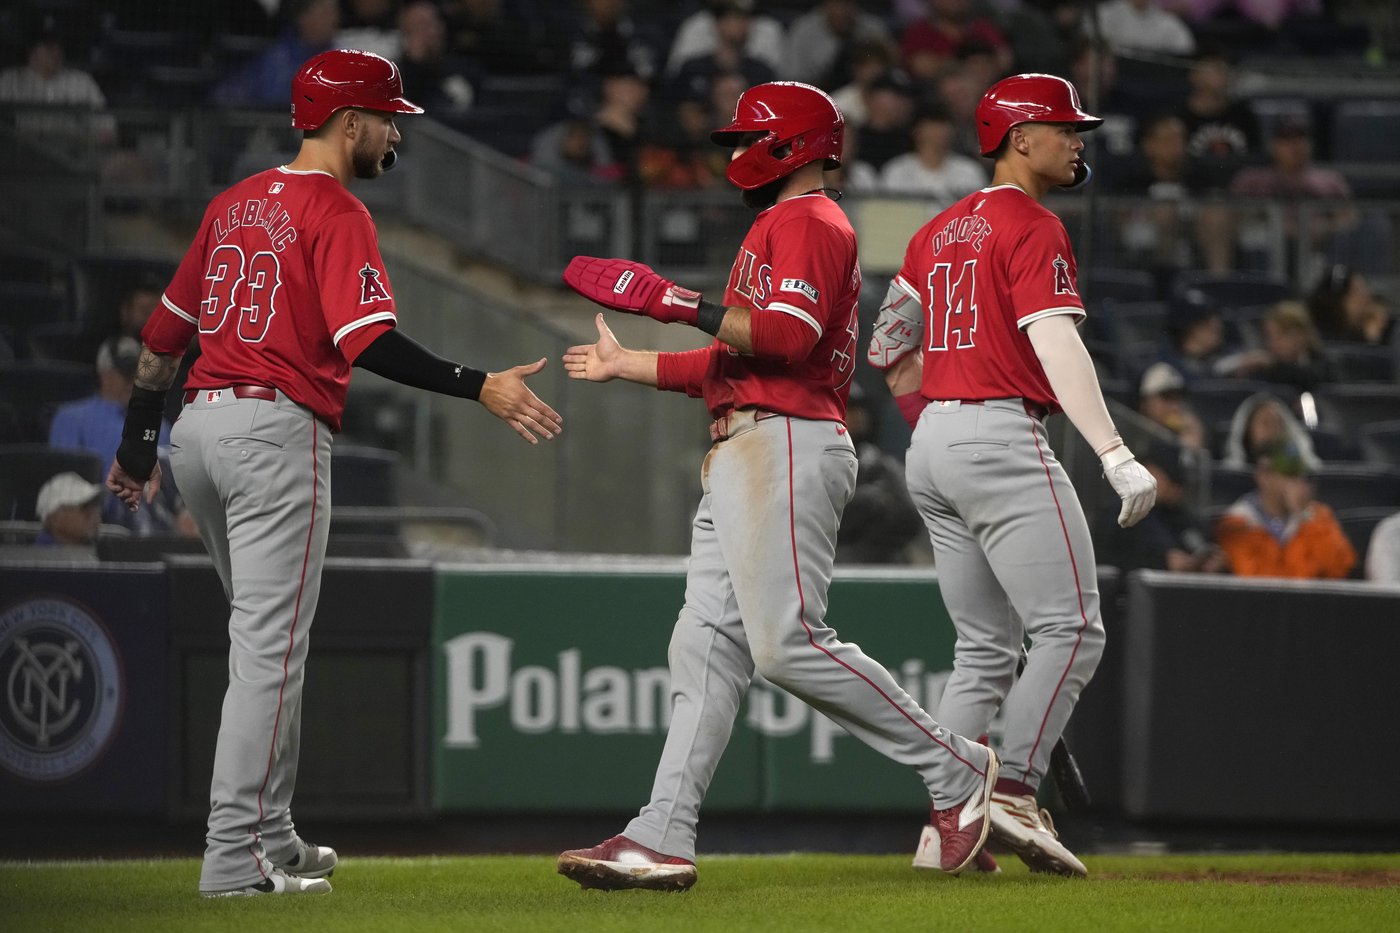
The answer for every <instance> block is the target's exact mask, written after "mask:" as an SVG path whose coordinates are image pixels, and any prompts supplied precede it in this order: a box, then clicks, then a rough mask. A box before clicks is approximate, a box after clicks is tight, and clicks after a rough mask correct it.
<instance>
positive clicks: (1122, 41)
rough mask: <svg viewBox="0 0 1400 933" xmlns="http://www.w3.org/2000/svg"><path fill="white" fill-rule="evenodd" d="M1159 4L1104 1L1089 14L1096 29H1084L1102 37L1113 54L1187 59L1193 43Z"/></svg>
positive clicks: (1137, 0)
mask: <svg viewBox="0 0 1400 933" xmlns="http://www.w3.org/2000/svg"><path fill="white" fill-rule="evenodd" d="M1164 5H1165V4H1164V3H1163V2H1159V0H1106V2H1104V3H1100V4H1099V5H1098V7H1097V8H1096V9H1094V10H1093V11H1091V12H1090V13H1089V15H1090V16H1093V17H1096V18H1097V19H1098V28H1097V29H1095V28H1094V26H1093V25H1086V27H1085V30H1086V32H1088V33H1089V34H1090V35H1094V34H1096V33H1097V34H1098V35H1099V36H1102V37H1103V39H1104V41H1106V42H1107V43H1108V44H1109V46H1111V47H1112V48H1113V51H1115V52H1117V53H1119V54H1123V53H1125V52H1161V53H1165V54H1167V55H1190V54H1191V53H1192V52H1194V51H1196V39H1195V37H1194V36H1192V35H1191V30H1190V28H1188V27H1187V25H1186V24H1185V23H1184V22H1182V21H1181V17H1179V16H1177V15H1176V14H1175V13H1170V12H1168V11H1167V10H1165V9H1163V6H1164Z"/></svg>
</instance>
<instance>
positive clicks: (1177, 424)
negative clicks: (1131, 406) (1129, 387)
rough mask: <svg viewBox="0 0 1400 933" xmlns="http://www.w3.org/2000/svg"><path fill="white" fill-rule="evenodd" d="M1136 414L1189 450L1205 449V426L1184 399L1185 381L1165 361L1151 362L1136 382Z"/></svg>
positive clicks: (1206, 437)
mask: <svg viewBox="0 0 1400 933" xmlns="http://www.w3.org/2000/svg"><path fill="white" fill-rule="evenodd" d="M1138 414H1140V415H1142V416H1143V417H1144V418H1146V419H1147V420H1149V421H1154V422H1156V423H1157V424H1159V425H1161V426H1162V427H1164V428H1166V429H1167V430H1168V431H1170V432H1172V434H1173V435H1175V436H1176V439H1177V442H1178V443H1180V444H1181V446H1182V447H1185V448H1186V449H1188V450H1206V449H1208V447H1209V442H1210V438H1209V437H1208V435H1207V433H1206V428H1205V425H1203V424H1202V423H1201V419H1200V418H1199V417H1197V415H1196V413H1195V412H1194V411H1192V409H1191V406H1190V404H1189V403H1188V402H1187V393H1186V380H1185V379H1183V378H1182V376H1181V373H1179V372H1177V371H1176V370H1175V369H1174V368H1173V367H1172V366H1171V365H1170V364H1168V363H1153V364H1152V365H1151V366H1149V367H1147V370H1146V371H1145V372H1144V373H1143V374H1142V380H1141V382H1139V384H1138Z"/></svg>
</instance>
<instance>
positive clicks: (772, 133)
mask: <svg viewBox="0 0 1400 933" xmlns="http://www.w3.org/2000/svg"><path fill="white" fill-rule="evenodd" d="M747 133H762V134H764V135H763V137H762V138H761V139H759V140H758V141H757V142H755V143H754V144H753V145H752V146H750V147H749V148H748V149H747V150H746V151H745V152H744V154H743V155H741V156H739V157H738V158H737V159H734V160H732V161H731V162H730V163H729V169H728V170H727V171H726V172H725V174H726V175H728V176H729V180H730V181H732V182H733V183H734V184H736V185H738V186H739V187H740V188H743V189H744V190H745V191H752V190H753V189H755V188H761V187H763V186H764V185H766V184H768V183H769V182H770V181H777V180H778V179H779V178H782V177H783V176H785V175H790V174H792V172H793V171H795V170H796V169H798V168H801V167H802V166H804V165H806V164H807V163H808V162H815V161H817V160H818V159H821V160H822V161H823V166H824V167H825V168H837V167H839V166H840V165H841V142H842V139H843V138H844V137H845V134H846V121H845V119H844V118H843V117H842V116H841V111H840V110H837V109H836V104H835V103H834V102H833V101H832V99H831V98H830V97H828V96H827V95H826V92H825V91H821V90H819V89H817V88H814V87H812V86H811V85H810V84H800V83H798V82H797V81H772V82H769V83H768V84H759V85H755V86H754V87H751V88H749V89H748V90H747V91H745V92H744V93H742V94H740V95H739V102H738V103H737V104H736V105H735V106H734V119H733V120H732V121H730V123H729V125H728V126H725V127H722V128H720V129H717V130H715V131H714V132H713V133H711V134H710V139H712V140H714V141H715V142H717V143H719V144H720V145H721V146H729V147H733V146H737V145H738V144H739V142H740V141H741V140H742V138H743V137H744V135H745V134H747Z"/></svg>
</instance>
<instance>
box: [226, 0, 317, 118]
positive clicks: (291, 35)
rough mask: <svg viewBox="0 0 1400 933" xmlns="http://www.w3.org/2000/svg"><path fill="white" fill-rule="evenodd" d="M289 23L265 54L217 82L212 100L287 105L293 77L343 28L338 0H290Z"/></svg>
mask: <svg viewBox="0 0 1400 933" xmlns="http://www.w3.org/2000/svg"><path fill="white" fill-rule="evenodd" d="M282 10H283V13H284V19H285V23H286V25H284V26H283V28H282V34H281V35H280V36H279V37H278V39H277V41H276V42H275V43H273V44H272V45H271V46H269V47H268V48H267V49H266V50H265V51H264V52H263V53H262V54H261V55H258V56H257V57H256V58H254V59H252V60H251V61H249V62H248V63H247V64H245V65H244V66H243V67H241V68H239V69H238V70H237V71H235V72H234V73H233V74H231V75H229V76H228V77H226V78H224V79H223V80H222V81H220V82H219V83H218V84H216V85H214V90H213V92H212V93H211V99H212V101H213V102H214V103H215V104H218V105H219V106H221V107H268V108H273V107H275V108H277V109H279V110H280V109H283V108H285V107H286V106H287V88H289V87H291V85H292V76H293V75H295V74H296V72H297V69H298V68H300V67H301V65H302V63H303V62H305V61H306V60H307V59H308V58H310V57H311V56H313V55H316V54H317V53H320V52H324V51H326V50H327V49H330V48H332V47H333V43H334V40H335V37H336V32H337V31H338V30H339V29H340V5H339V4H338V3H337V0H286V2H285V3H283V4H282Z"/></svg>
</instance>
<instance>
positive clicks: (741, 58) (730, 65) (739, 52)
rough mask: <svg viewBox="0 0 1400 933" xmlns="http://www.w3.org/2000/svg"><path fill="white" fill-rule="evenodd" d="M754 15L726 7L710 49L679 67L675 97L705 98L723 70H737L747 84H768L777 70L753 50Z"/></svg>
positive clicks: (673, 89) (672, 88) (673, 81)
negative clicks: (751, 40) (716, 77)
mask: <svg viewBox="0 0 1400 933" xmlns="http://www.w3.org/2000/svg"><path fill="white" fill-rule="evenodd" d="M753 22H754V18H753V17H752V16H750V15H749V14H748V13H744V12H742V11H740V10H738V9H735V8H729V9H722V10H720V11H719V13H718V14H717V15H716V17H715V42H714V44H713V45H712V46H711V47H710V48H709V50H708V51H705V52H701V53H699V54H697V55H692V56H690V57H689V58H687V59H686V60H685V61H683V62H681V64H680V66H679V67H678V68H676V69H675V72H674V75H673V76H672V78H671V82H670V96H672V97H687V96H689V97H702V96H705V95H707V94H708V93H709V90H710V83H711V82H712V81H713V80H714V76H715V75H717V74H719V73H720V72H730V71H737V72H739V73H741V74H742V75H743V76H744V80H745V82H746V84H747V86H749V87H752V86H753V85H755V84H765V83H767V82H769V81H772V80H774V79H775V78H776V77H777V73H776V72H775V71H774V70H773V68H772V66H771V65H769V64H768V63H767V62H766V61H764V60H763V59H761V58H758V57H756V56H755V55H753V54H752V52H751V51H750V50H749V46H750V42H749V37H750V36H751V34H752V28H753Z"/></svg>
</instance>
